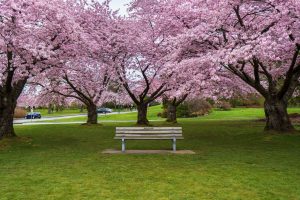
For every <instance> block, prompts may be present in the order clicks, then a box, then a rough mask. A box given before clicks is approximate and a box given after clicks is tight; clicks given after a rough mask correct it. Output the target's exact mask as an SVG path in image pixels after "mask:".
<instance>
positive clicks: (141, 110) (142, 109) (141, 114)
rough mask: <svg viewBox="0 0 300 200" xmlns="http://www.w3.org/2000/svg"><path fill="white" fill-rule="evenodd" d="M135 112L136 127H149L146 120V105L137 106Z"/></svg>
mask: <svg viewBox="0 0 300 200" xmlns="http://www.w3.org/2000/svg"><path fill="white" fill-rule="evenodd" d="M137 111H138V114H137V116H138V119H137V124H138V125H149V121H148V119H147V111H148V104H147V103H141V104H139V105H137Z"/></svg>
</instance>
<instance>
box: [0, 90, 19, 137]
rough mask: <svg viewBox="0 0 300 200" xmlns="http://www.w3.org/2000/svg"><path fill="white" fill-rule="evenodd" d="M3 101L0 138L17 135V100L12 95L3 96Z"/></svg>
mask: <svg viewBox="0 0 300 200" xmlns="http://www.w3.org/2000/svg"><path fill="white" fill-rule="evenodd" d="M1 101H3V102H2V103H1V104H2V105H1V108H0V139H2V138H11V137H15V136H16V134H15V131H14V127H13V120H14V112H15V108H16V101H15V100H14V98H13V97H12V96H11V95H6V97H4V98H3V99H2V98H1Z"/></svg>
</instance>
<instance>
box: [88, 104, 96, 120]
mask: <svg viewBox="0 0 300 200" xmlns="http://www.w3.org/2000/svg"><path fill="white" fill-rule="evenodd" d="M87 110H88V119H87V124H98V114H97V106H96V105H88V106H87Z"/></svg>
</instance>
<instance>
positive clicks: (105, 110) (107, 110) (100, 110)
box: [97, 108, 112, 114]
mask: <svg viewBox="0 0 300 200" xmlns="http://www.w3.org/2000/svg"><path fill="white" fill-rule="evenodd" d="M111 112H112V110H111V109H109V108H98V109H97V113H104V114H106V113H111Z"/></svg>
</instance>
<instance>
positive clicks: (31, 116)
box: [25, 112, 42, 119]
mask: <svg viewBox="0 0 300 200" xmlns="http://www.w3.org/2000/svg"><path fill="white" fill-rule="evenodd" d="M41 118H42V115H41V113H39V112H32V113H27V115H26V116H25V119H41Z"/></svg>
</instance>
